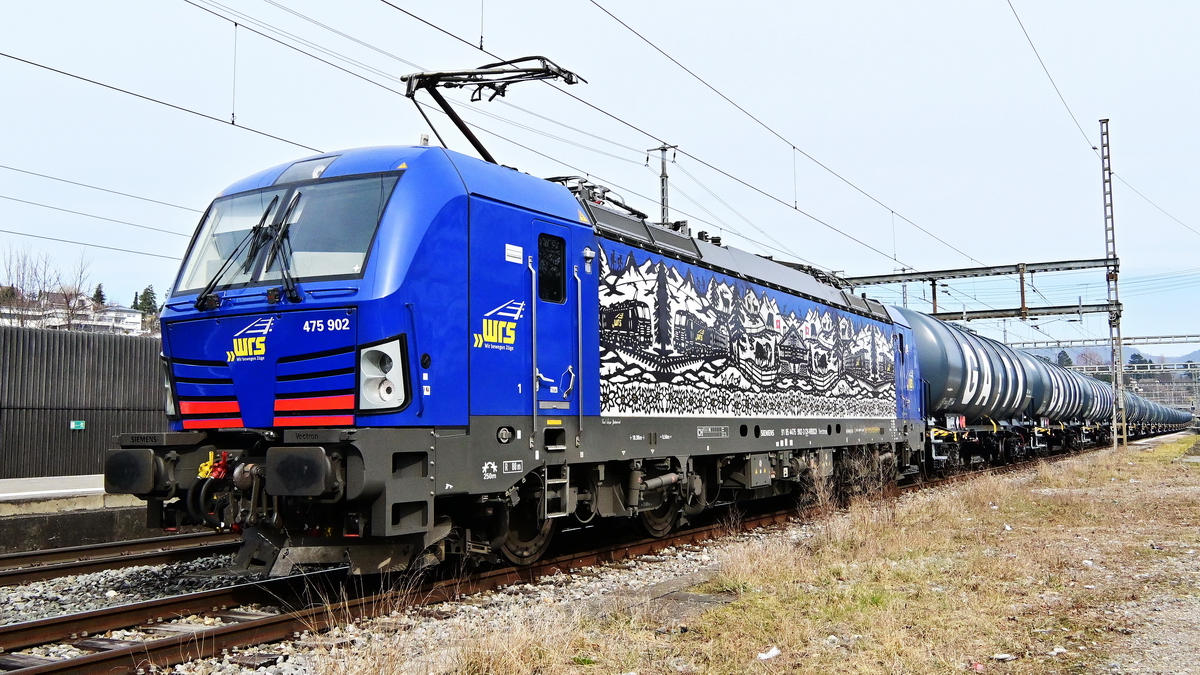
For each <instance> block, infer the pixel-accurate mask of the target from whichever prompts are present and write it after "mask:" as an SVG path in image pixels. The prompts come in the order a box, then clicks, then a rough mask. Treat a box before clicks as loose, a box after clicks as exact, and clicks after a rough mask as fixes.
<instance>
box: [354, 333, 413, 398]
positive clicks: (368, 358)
mask: <svg viewBox="0 0 1200 675" xmlns="http://www.w3.org/2000/svg"><path fill="white" fill-rule="evenodd" d="M406 351H407V350H406V345H405V340H404V336H400V338H398V339H395V340H389V341H387V342H383V343H380V344H376V345H370V346H366V347H363V348H362V349H360V350H359V352H358V391H359V396H358V408H359V410H363V411H371V410H379V411H383V410H398V409H400V408H403V407H404V406H405V404H407V403H408V387H407V383H408V377H407V368H405V367H403V364H404V363H405V362H406V360H405V353H406ZM397 364H400V367H397Z"/></svg>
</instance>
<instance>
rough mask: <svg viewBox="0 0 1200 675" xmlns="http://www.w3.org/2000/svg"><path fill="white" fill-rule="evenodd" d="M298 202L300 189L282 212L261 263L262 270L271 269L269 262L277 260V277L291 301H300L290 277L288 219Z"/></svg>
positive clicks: (290, 243) (298, 293)
mask: <svg viewBox="0 0 1200 675" xmlns="http://www.w3.org/2000/svg"><path fill="white" fill-rule="evenodd" d="M299 203H300V191H299V190H297V191H296V194H295V195H294V196H293V197H292V201H291V202H290V203H289V204H288V207H287V210H286V211H284V212H283V220H282V221H281V222H280V225H279V230H278V231H277V232H276V233H275V239H274V241H272V242H271V248H270V249H268V250H267V260H266V263H265V264H264V265H263V271H264V272H265V271H266V270H269V269H271V263H273V262H275V260H276V258H278V260H279V278H280V280H282V281H283V288H284V293H285V294H286V295H287V299H288V300H290V301H292V302H300V298H301V296H300V292H299V291H297V290H296V280H295V279H294V278H293V277H292V240H291V235H290V234H289V228H290V227H291V223H290V222H289V220H290V219H291V217H292V211H294V210H295V209H296V205H297V204H299ZM285 243H286V244H287V251H286V252H285V251H284V250H283V246H284V244H285Z"/></svg>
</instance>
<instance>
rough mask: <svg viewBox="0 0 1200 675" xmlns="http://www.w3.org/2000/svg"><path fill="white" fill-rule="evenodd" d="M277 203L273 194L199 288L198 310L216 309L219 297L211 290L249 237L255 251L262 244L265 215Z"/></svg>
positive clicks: (195, 304)
mask: <svg viewBox="0 0 1200 675" xmlns="http://www.w3.org/2000/svg"><path fill="white" fill-rule="evenodd" d="M277 203H279V195H275V197H274V199H272V200H271V203H270V204H267V208H266V210H265V211H263V214H262V216H261V217H260V218H259V219H258V224H256V225H255V226H254V227H252V228H250V231H249V232H247V233H246V236H245V237H242V240H241V241H240V242H238V245H237V247H235V248H234V249H233V253H231V254H230V255H229V257H228V258H226V259H225V262H224V263H223V264H222V265H221V268H220V269H218V270H217V273H216V274H214V275H213V278H212V279H210V280H209V281H208V283H207V284H206V285H205V286H204V288H203V289H201V290H200V295H199V296H198V297H197V298H196V302H195V303H194V305H193V306H194V307H195V308H196V309H197V310H198V311H201V312H203V311H206V310H212V309H216V308H217V305H219V304H220V300H221V299H220V298H218V297H217V296H216V295H215V294H214V293H213V290H215V289H216V287H217V284H219V283H220V282H221V278H222V277H224V276H225V273H226V272H228V271H229V269H230V266H232V265H233V262H234V261H235V260H237V258H238V252H239V251H241V250H242V249H243V248H244V247H245V246H246V244H247V243H248V242H249V241H250V240H251V239H254V241H255V247H254V248H255V251H256V253H257V250H258V248H259V247H261V246H262V244H261V239H260V237H261V235H262V232H263V229H264V227H265V226H266V223H267V216H270V215H271V211H272V210H273V209H274V208H275V205H276V204H277ZM253 259H254V256H249V260H248V261H247V264H249V261H250V260H253Z"/></svg>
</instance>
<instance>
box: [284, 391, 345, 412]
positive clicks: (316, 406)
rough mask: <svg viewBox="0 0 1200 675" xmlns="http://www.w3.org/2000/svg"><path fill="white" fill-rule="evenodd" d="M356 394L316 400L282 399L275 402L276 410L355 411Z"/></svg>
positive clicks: (320, 397)
mask: <svg viewBox="0 0 1200 675" xmlns="http://www.w3.org/2000/svg"><path fill="white" fill-rule="evenodd" d="M353 409H354V394H345V395H343V396H317V397H315V398H281V399H276V401H275V410H353Z"/></svg>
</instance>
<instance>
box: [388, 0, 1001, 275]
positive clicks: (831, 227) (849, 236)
mask: <svg viewBox="0 0 1200 675" xmlns="http://www.w3.org/2000/svg"><path fill="white" fill-rule="evenodd" d="M380 2H382V3H383V4H385V5H387V6H388V7H391V8H392V9H395V10H396V11H398V12H401V13H403V14H405V15H407V16H409V17H411V18H413V19H415V20H417V21H419V22H421V23H423V24H425V25H426V26H429V27H430V28H433V29H434V30H437V31H438V32H441V33H443V34H445V35H447V36H449V37H451V38H453V39H455V40H457V41H459V42H461V43H463V44H465V45H467V46H469V47H471V48H472V49H478V50H479V51H482V52H483V53H485V54H487V55H488V56H491V57H492V58H495V59H499V60H502V59H501V57H500V56H498V55H496V54H493V53H492V52H490V51H488V50H486V49H480V48H479V46H478V45H475V44H472V43H471V41H470V40H467V39H465V38H463V37H460V36H458V35H455V34H454V33H452V32H450V31H448V30H446V29H445V28H442V27H441V26H438V25H437V24H435V23H433V22H431V21H429V20H427V19H424V18H422V17H420V16H418V15H416V14H414V13H413V12H410V11H408V10H407V9H404V8H403V7H400V6H398V5H396V4H394V3H392V2H390V1H389V0H380ZM546 84H548V85H549V86H551V87H553V88H554V89H555V90H557V91H559V92H561V93H563V94H564V95H566V96H568V97H570V98H572V99H574V100H576V101H578V102H580V103H582V104H584V105H586V106H588V107H589V108H591V109H593V110H595V111H596V112H599V113H601V114H602V115H605V116H606V117H609V118H611V119H613V120H614V121H616V122H619V123H621V124H622V125H624V126H626V127H628V128H630V129H633V130H635V131H637V132H639V133H642V134H644V135H645V136H646V137H648V138H651V139H653V140H655V141H657V142H659V143H665V142H666V141H665V140H663V139H662V138H659V137H658V136H657V135H655V134H652V133H650V132H648V131H646V130H644V129H642V128H641V127H638V126H637V125H635V124H633V123H632V122H629V121H627V120H625V119H622V118H620V117H618V116H617V115H614V114H613V113H611V112H608V111H607V110H604V109H603V108H600V107H599V106H596V105H595V104H593V103H590V102H588V101H586V100H584V99H583V98H580V97H579V96H577V95H575V94H573V93H571V92H569V91H566V90H565V89H563V88H562V87H559V86H557V85H555V84H554V83H551V82H548V81H546ZM679 154H681V155H686V156H687V157H689V158H691V159H693V160H695V161H696V162H698V163H700V164H702V165H704V166H705V167H707V168H709V169H712V170H713V171H716V172H717V173H720V174H721V175H723V176H725V177H726V178H729V179H731V180H733V181H735V182H737V183H739V184H741V185H743V186H745V187H747V188H749V189H751V190H753V191H755V192H757V193H759V194H761V195H762V196H764V197H767V198H768V199H770V200H772V201H774V202H776V203H778V204H781V205H783V206H784V207H786V208H789V209H791V210H793V211H795V212H797V213H799V214H800V215H803V216H804V217H806V218H808V219H809V220H812V221H813V222H815V223H817V224H819V225H821V226H823V227H825V228H827V229H829V230H831V231H833V232H836V233H837V234H840V235H842V236H843V237H845V238H847V239H849V240H851V241H853V242H855V243H856V244H859V245H860V246H863V247H865V248H867V249H870V250H871V251H874V252H875V253H878V254H879V255H881V256H883V257H885V258H887V259H888V260H894V258H893V257H892V256H891V255H888V254H887V253H885V252H883V251H881V250H880V249H878V248H876V247H874V246H872V245H870V244H868V243H867V242H865V241H863V240H862V239H859V238H858V237H855V236H854V235H852V234H850V233H848V232H846V231H844V230H842V229H840V228H838V227H837V226H835V225H833V224H831V223H829V222H826V221H824V220H822V219H820V218H818V217H816V216H814V215H813V214H811V213H808V212H807V211H804V210H803V209H800V208H797V207H795V206H793V205H791V204H789V203H787V201H786V200H783V199H780V198H779V197H777V196H775V195H772V194H770V193H769V192H767V191H766V190H763V189H762V188H759V187H757V186H755V185H752V184H751V183H749V182H747V181H745V180H743V179H741V178H738V177H737V176H734V175H733V174H731V173H729V172H728V171H725V170H724V169H719V168H717V167H716V166H714V165H713V164H711V163H709V162H706V161H705V160H703V159H701V158H699V157H697V156H696V155H693V154H691V153H688V152H685V151H683V150H680V151H679ZM897 215H899V214H897ZM901 217H903V216H901ZM971 259H972V260H974V258H971ZM899 262H903V261H899ZM976 262H978V261H976ZM980 264H983V263H980ZM910 267H911V265H910Z"/></svg>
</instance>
